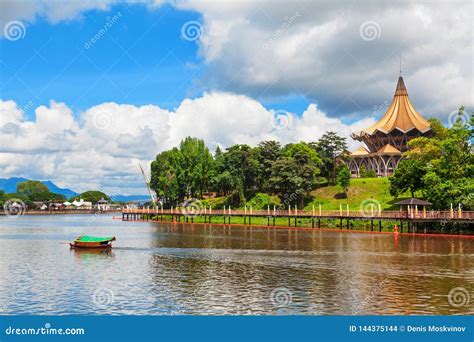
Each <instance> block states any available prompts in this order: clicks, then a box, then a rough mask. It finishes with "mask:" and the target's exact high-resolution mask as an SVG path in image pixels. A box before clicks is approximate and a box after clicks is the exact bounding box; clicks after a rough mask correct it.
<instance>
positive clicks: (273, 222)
mask: <svg viewBox="0 0 474 342" xmlns="http://www.w3.org/2000/svg"><path fill="white" fill-rule="evenodd" d="M114 218H116V219H120V220H121V219H122V217H116V216H114ZM177 218H179V220H177ZM125 221H132V222H133V221H139V222H149V221H152V222H159V223H163V224H180V223H182V224H210V225H216V226H229V227H231V226H245V227H255V228H262V227H263V228H270V229H271V228H285V229H313V230H314V229H328V230H338V231H356V232H368V233H374V232H380V233H393V232H394V231H395V230H396V231H398V232H399V233H401V234H403V233H409V234H422V235H439V236H442V235H445V236H450V235H451V236H466V237H474V230H473V229H472V227H471V226H472V224H465V225H464V226H461V225H458V226H454V225H448V224H443V223H438V224H436V225H435V224H433V223H432V222H428V223H427V222H417V224H416V225H414V224H412V225H411V227H410V228H409V227H407V226H406V225H405V227H404V226H403V225H401V224H400V222H398V221H394V220H383V219H381V220H379V219H375V220H374V221H377V223H376V224H375V225H374V222H373V221H372V222H371V220H353V219H350V218H349V220H346V218H344V219H343V220H341V218H324V217H321V218H320V219H319V220H318V221H319V222H318V223H317V224H315V223H316V219H314V218H304V217H296V218H293V217H292V218H290V220H288V218H286V217H264V216H253V217H252V218H251V221H250V222H249V217H247V218H245V217H243V216H232V217H229V216H214V217H213V218H212V220H211V221H209V217H208V216H207V217H206V216H203V215H195V216H181V217H179V216H174V215H173V216H172V215H167V214H163V215H157V216H154V217H153V216H151V220H150V216H144V219H140V218H132V219H125ZM395 227H396V228H395Z"/></svg>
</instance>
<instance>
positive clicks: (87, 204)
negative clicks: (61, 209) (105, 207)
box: [71, 198, 92, 210]
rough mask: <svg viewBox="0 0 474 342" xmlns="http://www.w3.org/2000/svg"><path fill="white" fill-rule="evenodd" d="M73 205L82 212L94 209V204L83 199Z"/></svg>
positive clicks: (75, 201)
mask: <svg viewBox="0 0 474 342" xmlns="http://www.w3.org/2000/svg"><path fill="white" fill-rule="evenodd" d="M71 204H72V206H73V207H74V208H75V209H82V210H88V209H89V210H90V209H92V202H89V201H84V200H83V199H82V198H81V199H80V200H79V201H77V200H74V201H73V202H72V203H71Z"/></svg>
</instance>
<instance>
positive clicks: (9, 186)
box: [0, 177, 77, 198]
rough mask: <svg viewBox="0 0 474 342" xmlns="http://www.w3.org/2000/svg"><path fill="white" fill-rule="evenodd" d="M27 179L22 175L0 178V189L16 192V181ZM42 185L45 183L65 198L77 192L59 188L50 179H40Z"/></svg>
mask: <svg viewBox="0 0 474 342" xmlns="http://www.w3.org/2000/svg"><path fill="white" fill-rule="evenodd" d="M27 180H28V179H26V178H22V177H11V178H0V190H3V191H5V192H6V193H14V192H16V186H17V185H18V183H21V182H25V181H27ZM41 183H43V184H44V185H46V186H47V187H48V189H49V191H51V192H53V193H55V194H60V195H64V196H65V197H66V198H71V197H73V196H77V193H76V192H75V191H73V190H71V189H66V188H60V187H58V186H57V185H56V184H54V183H53V182H51V181H49V180H48V181H41Z"/></svg>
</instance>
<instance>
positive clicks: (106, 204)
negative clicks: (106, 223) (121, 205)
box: [96, 197, 110, 211]
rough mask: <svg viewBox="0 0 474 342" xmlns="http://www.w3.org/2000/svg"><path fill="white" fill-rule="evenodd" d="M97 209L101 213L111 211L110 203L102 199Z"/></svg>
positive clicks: (97, 204)
mask: <svg viewBox="0 0 474 342" xmlns="http://www.w3.org/2000/svg"><path fill="white" fill-rule="evenodd" d="M96 207H97V210H100V211H106V210H110V203H109V201H107V200H105V199H104V198H103V197H102V198H101V199H100V200H98V201H97V203H96Z"/></svg>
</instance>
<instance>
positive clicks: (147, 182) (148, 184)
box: [138, 164, 157, 209]
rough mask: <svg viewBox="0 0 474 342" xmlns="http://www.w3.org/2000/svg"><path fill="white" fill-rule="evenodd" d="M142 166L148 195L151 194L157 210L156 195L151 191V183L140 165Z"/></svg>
mask: <svg viewBox="0 0 474 342" xmlns="http://www.w3.org/2000/svg"><path fill="white" fill-rule="evenodd" d="M138 166H140V170H141V171H142V175H143V180H144V181H145V184H146V187H147V189H148V193H149V194H150V198H151V202H152V203H153V208H154V209H156V197H157V196H156V193H155V192H154V191H153V190H152V189H151V187H150V181H149V180H148V177H147V176H146V174H145V171H144V170H143V167H142V165H141V164H138Z"/></svg>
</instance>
